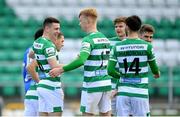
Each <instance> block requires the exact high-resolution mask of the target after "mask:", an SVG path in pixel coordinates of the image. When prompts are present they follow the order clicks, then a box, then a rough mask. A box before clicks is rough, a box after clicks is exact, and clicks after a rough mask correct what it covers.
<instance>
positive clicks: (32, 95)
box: [25, 68, 45, 100]
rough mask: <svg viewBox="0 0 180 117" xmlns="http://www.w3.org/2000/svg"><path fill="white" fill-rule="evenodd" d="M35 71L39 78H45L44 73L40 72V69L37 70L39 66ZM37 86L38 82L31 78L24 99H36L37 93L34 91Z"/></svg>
mask: <svg viewBox="0 0 180 117" xmlns="http://www.w3.org/2000/svg"><path fill="white" fill-rule="evenodd" d="M37 72H38V76H39V79H43V78H45V76H44V74H43V73H42V71H40V70H39V68H37ZM37 86H38V83H36V82H35V81H34V80H31V86H30V88H29V90H28V91H27V93H26V95H25V99H33V100H38V94H37V91H36V90H37Z"/></svg>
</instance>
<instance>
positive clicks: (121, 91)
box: [110, 38, 155, 98]
mask: <svg viewBox="0 0 180 117" xmlns="http://www.w3.org/2000/svg"><path fill="white" fill-rule="evenodd" d="M110 60H111V61H115V62H118V64H119V72H120V73H121V78H120V80H119V86H118V95H121V96H123V95H124V96H130V97H141V98H148V97H149V96H148V62H149V61H153V60H155V56H154V53H153V48H152V45H151V44H150V43H148V42H146V41H144V40H142V39H139V38H136V39H124V40H122V41H121V42H119V43H117V44H116V45H115V46H114V47H113V49H112V51H111V54H110Z"/></svg>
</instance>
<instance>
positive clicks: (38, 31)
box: [34, 28, 43, 40]
mask: <svg viewBox="0 0 180 117" xmlns="http://www.w3.org/2000/svg"><path fill="white" fill-rule="evenodd" d="M42 35H43V28H40V29H38V30H37V31H36V32H35V34H34V40H36V39H37V38H39V37H41V36H42Z"/></svg>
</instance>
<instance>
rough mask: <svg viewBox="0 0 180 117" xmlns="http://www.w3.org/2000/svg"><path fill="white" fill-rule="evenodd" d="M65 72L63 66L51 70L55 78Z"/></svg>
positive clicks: (51, 74) (50, 73)
mask: <svg viewBox="0 0 180 117" xmlns="http://www.w3.org/2000/svg"><path fill="white" fill-rule="evenodd" d="M63 72H64V70H63V69H62V67H61V68H53V69H52V70H50V72H49V75H50V76H51V77H53V78H54V77H57V76H59V75H60V74H62V73H63Z"/></svg>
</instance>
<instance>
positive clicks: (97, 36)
mask: <svg viewBox="0 0 180 117" xmlns="http://www.w3.org/2000/svg"><path fill="white" fill-rule="evenodd" d="M101 38H106V39H107V37H106V36H105V35H104V34H103V33H101V32H92V33H90V34H88V35H87V36H85V37H84V38H83V41H88V42H92V41H93V40H94V39H101Z"/></svg>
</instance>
